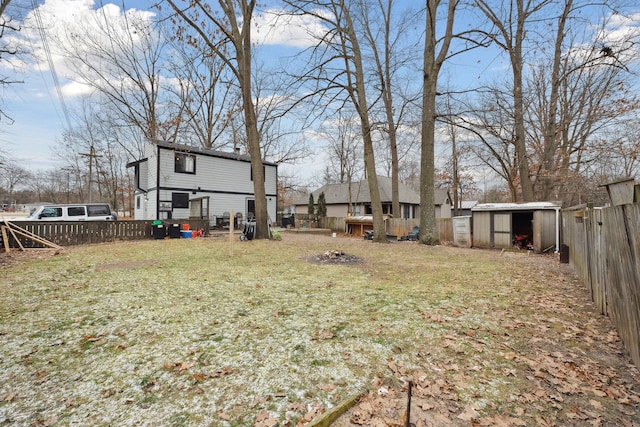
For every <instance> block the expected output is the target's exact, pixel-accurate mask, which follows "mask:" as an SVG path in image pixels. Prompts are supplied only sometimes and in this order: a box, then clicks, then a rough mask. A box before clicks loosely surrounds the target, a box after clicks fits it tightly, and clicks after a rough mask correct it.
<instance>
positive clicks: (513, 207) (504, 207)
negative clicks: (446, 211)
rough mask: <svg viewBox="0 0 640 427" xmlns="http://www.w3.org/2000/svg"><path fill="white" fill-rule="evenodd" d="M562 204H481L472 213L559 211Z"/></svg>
mask: <svg viewBox="0 0 640 427" xmlns="http://www.w3.org/2000/svg"><path fill="white" fill-rule="evenodd" d="M560 208H561V204H560V203H556V202H527V203H481V204H479V205H476V206H474V207H473V208H472V209H471V211H472V212H479V211H539V210H546V209H553V210H558V209H560Z"/></svg>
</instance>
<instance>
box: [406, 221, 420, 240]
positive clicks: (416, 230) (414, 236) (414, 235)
mask: <svg viewBox="0 0 640 427" xmlns="http://www.w3.org/2000/svg"><path fill="white" fill-rule="evenodd" d="M407 240H420V227H418V226H417V225H416V226H415V227H413V230H411V231H410V232H409V234H407Z"/></svg>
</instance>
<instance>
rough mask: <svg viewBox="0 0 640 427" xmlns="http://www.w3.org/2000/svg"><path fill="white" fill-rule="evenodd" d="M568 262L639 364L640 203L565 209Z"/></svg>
mask: <svg viewBox="0 0 640 427" xmlns="http://www.w3.org/2000/svg"><path fill="white" fill-rule="evenodd" d="M562 232H563V242H564V244H565V245H567V246H568V250H569V262H570V263H571V265H572V266H573V267H574V269H575V271H576V273H577V275H578V277H579V278H580V280H581V282H582V283H584V284H585V285H586V286H587V288H588V289H589V292H590V294H591V298H592V299H593V301H594V303H595V304H596V306H597V307H598V310H600V312H601V313H602V314H604V315H607V316H609V317H610V318H611V320H612V322H613V323H614V325H615V326H616V329H617V330H618V334H619V335H620V338H621V339H622V341H623V343H624V345H625V347H626V348H627V350H628V351H629V353H630V355H631V359H632V360H633V362H634V363H635V364H636V366H640V204H638V203H634V204H625V205H620V206H614V207H608V208H591V207H588V206H579V207H575V208H570V209H567V210H564V211H563V212H562Z"/></svg>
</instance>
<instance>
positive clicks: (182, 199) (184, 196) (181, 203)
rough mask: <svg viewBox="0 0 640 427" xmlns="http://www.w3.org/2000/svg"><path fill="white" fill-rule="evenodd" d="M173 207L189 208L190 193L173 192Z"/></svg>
mask: <svg viewBox="0 0 640 427" xmlns="http://www.w3.org/2000/svg"><path fill="white" fill-rule="evenodd" d="M171 207H172V208H178V209H180V208H188V207H189V193H171Z"/></svg>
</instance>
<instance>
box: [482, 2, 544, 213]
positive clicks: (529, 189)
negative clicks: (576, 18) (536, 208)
mask: <svg viewBox="0 0 640 427" xmlns="http://www.w3.org/2000/svg"><path fill="white" fill-rule="evenodd" d="M550 3H551V0H517V1H512V2H509V3H507V2H502V3H501V4H495V2H492V1H487V0H475V4H476V6H477V7H478V8H479V9H480V10H481V11H482V12H483V13H484V14H485V16H486V17H487V18H488V19H489V20H490V21H491V23H492V24H493V25H494V26H495V27H496V28H497V31H498V35H497V36H496V37H494V42H495V43H496V44H497V45H498V46H500V47H501V48H502V49H504V51H505V52H506V53H507V55H509V60H510V64H511V74H512V78H513V86H512V96H513V104H512V108H513V138H514V147H515V155H516V161H517V165H518V174H519V181H520V191H521V193H522V199H523V200H524V201H525V202H529V201H533V200H534V191H533V182H532V180H531V176H530V170H529V163H530V162H529V155H528V152H527V144H526V130H525V102H524V94H523V79H524V76H523V73H524V64H525V61H524V46H525V37H526V35H527V31H528V30H529V31H530V32H531V31H532V29H529V26H530V25H531V21H533V20H534V19H535V18H536V14H537V13H538V12H540V11H541V10H542V9H543V8H544V7H546V6H547V5H548V4H550Z"/></svg>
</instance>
